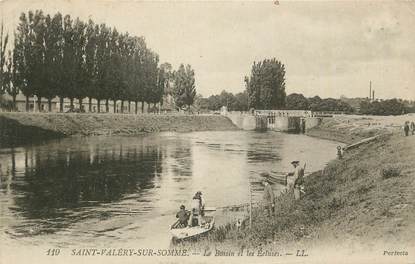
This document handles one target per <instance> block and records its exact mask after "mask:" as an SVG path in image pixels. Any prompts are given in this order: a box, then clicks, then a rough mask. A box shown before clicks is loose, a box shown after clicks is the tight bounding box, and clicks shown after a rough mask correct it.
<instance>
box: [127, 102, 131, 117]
mask: <svg viewBox="0 0 415 264" xmlns="http://www.w3.org/2000/svg"><path fill="white" fill-rule="evenodd" d="M128 113H129V114H131V101H130V100H128Z"/></svg>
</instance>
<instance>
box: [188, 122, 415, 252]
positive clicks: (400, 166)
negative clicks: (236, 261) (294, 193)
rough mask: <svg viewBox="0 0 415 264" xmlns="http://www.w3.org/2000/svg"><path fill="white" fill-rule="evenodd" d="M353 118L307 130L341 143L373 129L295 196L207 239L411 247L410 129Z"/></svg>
mask: <svg viewBox="0 0 415 264" xmlns="http://www.w3.org/2000/svg"><path fill="white" fill-rule="evenodd" d="M353 122H354V121H353V120H348V121H347V120H336V119H328V120H326V121H325V122H323V125H322V126H321V127H319V128H316V129H314V130H313V131H310V132H311V133H312V134H313V136H321V135H323V136H322V137H324V138H331V139H336V140H340V141H343V142H345V143H354V142H356V141H358V140H360V139H362V138H365V137H367V136H374V135H377V134H380V135H381V136H380V137H378V138H377V139H376V140H375V141H372V142H370V143H367V144H364V145H361V146H359V147H357V148H354V149H352V150H350V151H347V152H346V153H345V155H344V158H343V159H341V160H333V161H331V162H330V163H329V164H328V166H327V167H326V168H325V169H324V170H323V171H318V172H315V173H313V174H311V175H310V176H308V177H306V178H305V192H306V194H305V196H304V197H303V198H302V199H301V200H298V201H295V200H293V199H292V197H291V195H289V194H284V195H282V196H280V197H278V198H277V201H276V208H275V216H274V217H272V218H267V217H265V216H264V214H263V212H262V211H261V210H256V211H254V216H253V226H252V229H249V228H248V227H247V226H246V227H245V228H242V229H240V230H238V229H237V228H235V226H234V225H228V226H226V227H220V228H218V229H217V230H216V232H214V233H212V234H211V235H210V236H209V237H208V238H207V240H208V241H209V242H215V243H219V245H221V246H226V247H231V248H232V247H233V248H241V247H248V248H259V247H261V248H264V249H266V248H269V249H271V250H272V249H275V248H283V249H288V248H293V249H295V248H297V249H298V248H306V249H313V248H319V247H320V248H333V247H336V248H337V249H338V250H351V252H359V253H362V252H363V253H364V252H365V250H368V251H366V252H372V251H370V250H373V248H383V249H385V250H387V249H395V248H396V249H397V250H398V249H401V250H405V249H406V250H409V249H410V248H414V246H415V237H414V235H413V234H415V222H414V221H413V220H414V219H415V169H414V166H413V165H414V162H413V161H414V160H415V136H409V137H404V136H403V133H402V131H400V130H398V129H389V128H385V127H379V129H372V128H370V129H368V128H367V127H370V125H369V126H367V125H364V126H363V127H362V126H360V125H356V123H353ZM347 127H348V128H349V129H347ZM333 131H335V132H333ZM200 243H201V245H203V243H205V242H204V241H201V242H200ZM196 246H198V244H196ZM379 252H380V251H379ZM382 252H383V251H382ZM379 254H381V253H379Z"/></svg>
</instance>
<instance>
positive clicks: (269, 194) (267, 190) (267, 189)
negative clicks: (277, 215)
mask: <svg viewBox="0 0 415 264" xmlns="http://www.w3.org/2000/svg"><path fill="white" fill-rule="evenodd" d="M262 176H263V177H264V178H263V179H262V184H263V185H264V195H263V197H262V198H263V202H264V209H265V211H267V215H268V217H270V216H271V215H273V214H274V207H275V202H274V191H273V190H272V187H271V185H270V184H269V174H268V173H263V174H262Z"/></svg>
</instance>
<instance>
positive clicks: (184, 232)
mask: <svg viewBox="0 0 415 264" xmlns="http://www.w3.org/2000/svg"><path fill="white" fill-rule="evenodd" d="M177 225H178V221H176V222H175V223H174V224H173V225H172V226H171V227H170V233H171V235H172V237H173V239H175V240H183V239H188V238H195V237H198V236H200V235H203V234H207V233H208V232H209V231H211V230H212V229H213V227H214V225H215V218H214V217H213V216H202V224H201V225H197V226H192V227H189V226H187V227H184V228H178V227H177Z"/></svg>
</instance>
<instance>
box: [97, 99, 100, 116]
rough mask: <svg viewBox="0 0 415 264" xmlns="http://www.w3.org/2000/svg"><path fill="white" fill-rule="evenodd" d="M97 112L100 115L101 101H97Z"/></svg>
mask: <svg viewBox="0 0 415 264" xmlns="http://www.w3.org/2000/svg"><path fill="white" fill-rule="evenodd" d="M97 112H98V113H101V99H97Z"/></svg>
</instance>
